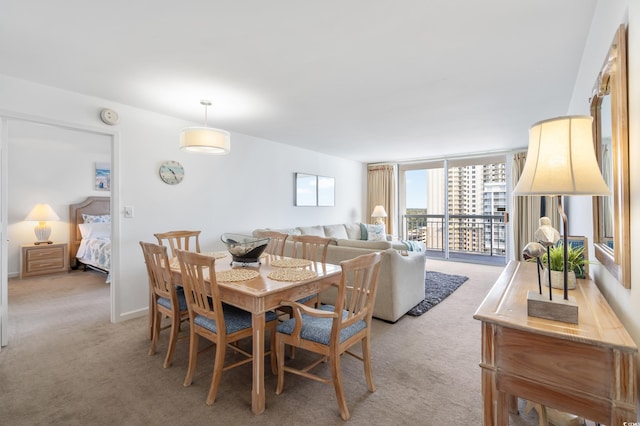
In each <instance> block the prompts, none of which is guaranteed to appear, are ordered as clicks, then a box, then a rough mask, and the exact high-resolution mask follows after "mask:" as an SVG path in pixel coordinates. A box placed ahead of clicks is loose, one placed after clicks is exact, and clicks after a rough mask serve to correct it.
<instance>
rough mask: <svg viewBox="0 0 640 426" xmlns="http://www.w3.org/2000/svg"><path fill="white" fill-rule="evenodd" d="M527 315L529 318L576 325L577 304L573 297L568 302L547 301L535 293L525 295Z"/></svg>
mask: <svg viewBox="0 0 640 426" xmlns="http://www.w3.org/2000/svg"><path fill="white" fill-rule="evenodd" d="M527 314H528V315H529V316H530V317H537V318H545V319H550V320H553V321H561V322H568V323H570V324H578V304H577V303H576V299H575V297H573V296H569V299H568V300H564V299H558V300H549V298H548V296H545V295H543V294H540V293H538V292H536V291H529V292H528V293H527Z"/></svg>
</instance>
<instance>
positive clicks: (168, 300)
mask: <svg viewBox="0 0 640 426" xmlns="http://www.w3.org/2000/svg"><path fill="white" fill-rule="evenodd" d="M140 246H141V247H142V253H143V255H144V260H145V263H146V265H147V274H148V275H149V286H150V288H149V291H150V293H151V303H152V304H151V305H150V306H149V311H150V312H153V314H152V317H151V318H150V320H151V325H150V328H151V331H152V333H151V347H150V348H149V355H153V354H155V353H156V346H157V345H158V337H159V334H160V330H164V329H166V328H170V330H171V331H170V334H169V347H168V348H167V355H166V357H165V359H164V368H167V367H169V366H170V365H171V362H172V361H173V354H174V352H175V349H176V342H177V340H178V332H179V331H180V323H181V322H182V321H186V320H187V319H189V310H188V308H187V302H186V300H185V297H184V292H183V290H182V288H176V286H175V285H174V283H173V279H172V277H171V270H170V266H169V256H167V248H166V247H164V246H160V245H157V244H153V243H146V242H143V241H140ZM163 317H168V318H169V324H168V325H166V326H164V327H163V326H162V318H163Z"/></svg>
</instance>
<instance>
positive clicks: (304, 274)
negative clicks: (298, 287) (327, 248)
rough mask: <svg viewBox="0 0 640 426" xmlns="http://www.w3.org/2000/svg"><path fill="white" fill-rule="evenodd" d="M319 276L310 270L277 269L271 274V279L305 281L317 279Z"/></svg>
mask: <svg viewBox="0 0 640 426" xmlns="http://www.w3.org/2000/svg"><path fill="white" fill-rule="evenodd" d="M317 275H318V274H316V273H315V271H310V270H308V269H290V268H287V269H276V270H275V271H271V272H269V275H267V277H269V278H270V279H272V280H275V281H304V280H308V279H311V278H314V277H316V276H317Z"/></svg>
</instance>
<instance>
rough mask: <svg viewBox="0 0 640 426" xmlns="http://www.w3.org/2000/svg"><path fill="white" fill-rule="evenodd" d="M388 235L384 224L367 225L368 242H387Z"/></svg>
mask: <svg viewBox="0 0 640 426" xmlns="http://www.w3.org/2000/svg"><path fill="white" fill-rule="evenodd" d="M386 240H387V234H386V233H385V229H384V224H382V225H367V241H386Z"/></svg>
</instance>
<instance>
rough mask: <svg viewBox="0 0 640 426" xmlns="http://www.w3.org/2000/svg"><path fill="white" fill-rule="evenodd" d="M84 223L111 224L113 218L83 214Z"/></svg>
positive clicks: (104, 215) (105, 215)
mask: <svg viewBox="0 0 640 426" xmlns="http://www.w3.org/2000/svg"><path fill="white" fill-rule="evenodd" d="M82 220H83V221H84V223H111V216H110V215H108V214H102V215H91V214H85V213H82Z"/></svg>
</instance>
